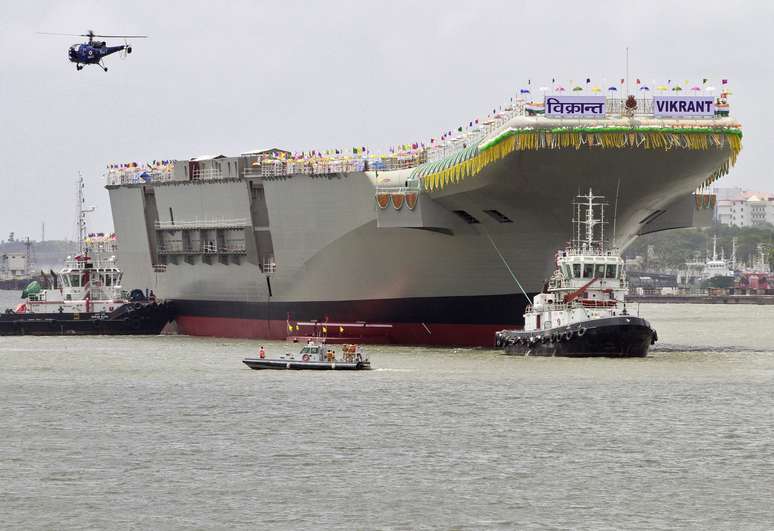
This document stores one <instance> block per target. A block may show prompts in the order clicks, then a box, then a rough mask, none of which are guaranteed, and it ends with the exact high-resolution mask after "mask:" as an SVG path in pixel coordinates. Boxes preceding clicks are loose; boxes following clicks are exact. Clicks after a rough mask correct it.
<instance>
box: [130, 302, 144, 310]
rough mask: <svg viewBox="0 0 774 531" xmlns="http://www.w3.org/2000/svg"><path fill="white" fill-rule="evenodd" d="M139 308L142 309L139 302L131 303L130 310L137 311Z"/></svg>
mask: <svg viewBox="0 0 774 531" xmlns="http://www.w3.org/2000/svg"><path fill="white" fill-rule="evenodd" d="M140 308H142V304H140V303H139V302H135V303H132V309H134V310H139V309H140Z"/></svg>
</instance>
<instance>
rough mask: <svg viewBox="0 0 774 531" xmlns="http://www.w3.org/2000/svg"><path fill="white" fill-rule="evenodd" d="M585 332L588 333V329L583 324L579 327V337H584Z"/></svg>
mask: <svg viewBox="0 0 774 531" xmlns="http://www.w3.org/2000/svg"><path fill="white" fill-rule="evenodd" d="M584 334H586V329H585V328H583V327H582V326H581V327H580V328H578V337H583V336H584Z"/></svg>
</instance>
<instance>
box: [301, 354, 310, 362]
mask: <svg viewBox="0 0 774 531" xmlns="http://www.w3.org/2000/svg"><path fill="white" fill-rule="evenodd" d="M301 359H302V360H304V361H309V354H304V355H303V356H301Z"/></svg>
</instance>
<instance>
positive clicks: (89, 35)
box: [35, 31, 148, 39]
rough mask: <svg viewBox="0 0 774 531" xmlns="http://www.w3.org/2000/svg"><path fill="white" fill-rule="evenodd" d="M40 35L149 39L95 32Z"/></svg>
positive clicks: (138, 36) (41, 32)
mask: <svg viewBox="0 0 774 531" xmlns="http://www.w3.org/2000/svg"><path fill="white" fill-rule="evenodd" d="M35 33H36V34H38V35H59V36H63V37H103V38H108V39H147V38H148V35H99V34H97V33H94V32H93V31H89V32H88V33H53V32H50V31H36V32H35Z"/></svg>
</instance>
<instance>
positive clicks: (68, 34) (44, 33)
mask: <svg viewBox="0 0 774 531" xmlns="http://www.w3.org/2000/svg"><path fill="white" fill-rule="evenodd" d="M35 33H37V34H38V35H61V36H63V37H88V35H83V34H81V33H51V32H49V31H36V32H35Z"/></svg>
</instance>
